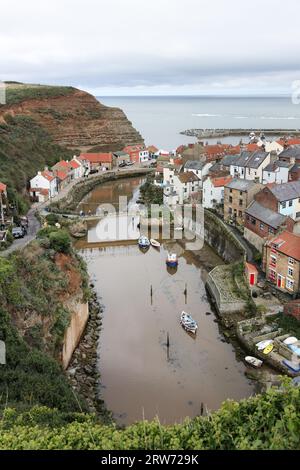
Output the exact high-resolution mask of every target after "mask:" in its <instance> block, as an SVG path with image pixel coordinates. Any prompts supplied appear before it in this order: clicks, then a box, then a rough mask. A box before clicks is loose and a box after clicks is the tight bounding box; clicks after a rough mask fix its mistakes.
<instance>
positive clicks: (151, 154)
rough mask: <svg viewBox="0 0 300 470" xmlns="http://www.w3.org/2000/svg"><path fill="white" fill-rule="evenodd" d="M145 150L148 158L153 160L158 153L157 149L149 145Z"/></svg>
mask: <svg viewBox="0 0 300 470" xmlns="http://www.w3.org/2000/svg"><path fill="white" fill-rule="evenodd" d="M147 150H148V152H149V157H150V158H155V156H156V154H157V152H158V148H157V147H155V145H149V147H147Z"/></svg>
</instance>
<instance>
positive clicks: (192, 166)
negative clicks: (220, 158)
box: [183, 160, 213, 186]
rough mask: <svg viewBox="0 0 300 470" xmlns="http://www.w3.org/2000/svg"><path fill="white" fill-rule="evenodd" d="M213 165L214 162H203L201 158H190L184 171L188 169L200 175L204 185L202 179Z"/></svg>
mask: <svg viewBox="0 0 300 470" xmlns="http://www.w3.org/2000/svg"><path fill="white" fill-rule="evenodd" d="M212 166H213V163H212V162H202V161H199V160H188V161H187V162H186V163H185V165H184V170H183V171H184V173H186V172H188V171H192V172H193V173H195V175H196V176H198V178H199V181H200V185H201V186H202V181H203V179H204V177H205V176H206V175H208V172H209V170H210V168H211V167H212Z"/></svg>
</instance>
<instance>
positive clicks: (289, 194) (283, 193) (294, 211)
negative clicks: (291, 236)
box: [255, 181, 300, 222]
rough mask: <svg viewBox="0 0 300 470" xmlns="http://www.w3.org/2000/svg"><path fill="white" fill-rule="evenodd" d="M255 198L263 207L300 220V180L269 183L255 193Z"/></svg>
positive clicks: (297, 220) (296, 220)
mask: <svg viewBox="0 0 300 470" xmlns="http://www.w3.org/2000/svg"><path fill="white" fill-rule="evenodd" d="M255 200H256V201H257V202H259V204H261V205H262V206H263V207H266V208H268V209H271V210H272V211H274V212H278V213H279V214H282V215H285V216H288V217H291V218H292V219H293V220H294V221H295V222H300V181H291V182H289V183H285V184H273V185H268V186H267V187H265V188H263V189H262V191H260V192H259V193H258V194H256V195H255Z"/></svg>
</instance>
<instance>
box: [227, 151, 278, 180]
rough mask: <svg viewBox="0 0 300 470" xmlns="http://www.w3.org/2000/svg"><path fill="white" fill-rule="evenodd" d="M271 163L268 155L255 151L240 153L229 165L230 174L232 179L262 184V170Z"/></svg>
mask: <svg viewBox="0 0 300 470" xmlns="http://www.w3.org/2000/svg"><path fill="white" fill-rule="evenodd" d="M270 161H271V157H270V153H268V152H264V151H261V150H257V151H255V152H242V153H241V155H240V157H238V158H237V159H236V160H235V161H234V162H233V163H232V164H231V165H230V174H231V176H232V177H233V178H241V179H245V180H248V181H255V182H257V183H262V180H263V170H264V168H265V167H266V166H267V165H269V163H270Z"/></svg>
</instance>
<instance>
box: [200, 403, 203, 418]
mask: <svg viewBox="0 0 300 470" xmlns="http://www.w3.org/2000/svg"><path fill="white" fill-rule="evenodd" d="M203 411H204V405H203V402H201V410H200V414H201V416H203Z"/></svg>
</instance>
